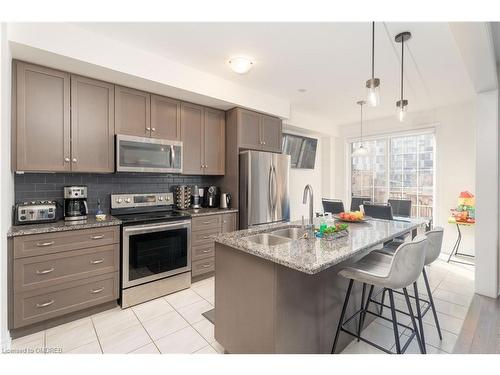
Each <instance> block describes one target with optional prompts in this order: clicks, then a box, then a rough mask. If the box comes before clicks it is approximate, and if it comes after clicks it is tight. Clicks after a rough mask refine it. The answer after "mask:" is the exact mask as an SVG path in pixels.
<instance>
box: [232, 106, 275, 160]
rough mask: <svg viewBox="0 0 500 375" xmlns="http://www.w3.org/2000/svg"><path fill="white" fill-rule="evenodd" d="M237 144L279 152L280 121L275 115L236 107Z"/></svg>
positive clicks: (248, 147)
mask: <svg viewBox="0 0 500 375" xmlns="http://www.w3.org/2000/svg"><path fill="white" fill-rule="evenodd" d="M236 111H237V126H238V146H239V147H240V148H247V149H252V150H263V151H271V152H281V138H282V122H281V120H280V119H279V118H277V117H272V116H267V115H263V114H260V113H257V112H252V111H248V110H246V109H241V108H237V109H236Z"/></svg>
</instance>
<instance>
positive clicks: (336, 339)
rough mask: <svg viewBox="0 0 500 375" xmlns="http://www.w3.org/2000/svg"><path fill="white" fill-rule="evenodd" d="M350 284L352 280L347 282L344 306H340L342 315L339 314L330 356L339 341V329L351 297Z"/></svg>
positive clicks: (352, 282)
mask: <svg viewBox="0 0 500 375" xmlns="http://www.w3.org/2000/svg"><path fill="white" fill-rule="evenodd" d="M352 284H354V280H353V279H351V280H349V286H348V287H347V292H346V294H345V298H344V305H343V306H342V313H341V314H340V319H339V324H338V326H337V332H335V339H334V340H333V346H332V354H333V353H335V349H336V347H337V343H338V341H339V335H340V328H341V327H342V323H343V321H344V317H345V312H346V310H347V304H348V302H349V297H350V296H351V290H352Z"/></svg>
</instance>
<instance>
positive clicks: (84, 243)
mask: <svg viewBox="0 0 500 375" xmlns="http://www.w3.org/2000/svg"><path fill="white" fill-rule="evenodd" d="M119 242H120V231H119V227H118V226H112V227H104V228H93V229H80V230H75V231H66V232H55V233H44V234H33V235H29V236H21V237H15V238H14V258H24V257H30V256H35V255H46V254H53V253H58V252H61V251H68V250H76V249H85V248H88V247H96V246H103V245H111V244H115V243H119Z"/></svg>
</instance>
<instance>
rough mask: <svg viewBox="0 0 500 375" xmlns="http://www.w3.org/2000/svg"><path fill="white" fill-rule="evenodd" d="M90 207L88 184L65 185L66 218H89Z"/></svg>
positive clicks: (68, 219)
mask: <svg viewBox="0 0 500 375" xmlns="http://www.w3.org/2000/svg"><path fill="white" fill-rule="evenodd" d="M88 214H89V208H88V206H87V187H86V186H65V187H64V220H66V221H79V220H87V215H88Z"/></svg>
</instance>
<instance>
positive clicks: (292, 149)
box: [283, 133, 318, 169]
mask: <svg viewBox="0 0 500 375" xmlns="http://www.w3.org/2000/svg"><path fill="white" fill-rule="evenodd" d="M317 147H318V140H317V139H315V138H309V137H304V136H302V135H295V134H288V133H283V153H285V154H288V155H290V159H291V166H292V168H299V169H314V164H315V162H316V149H317Z"/></svg>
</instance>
